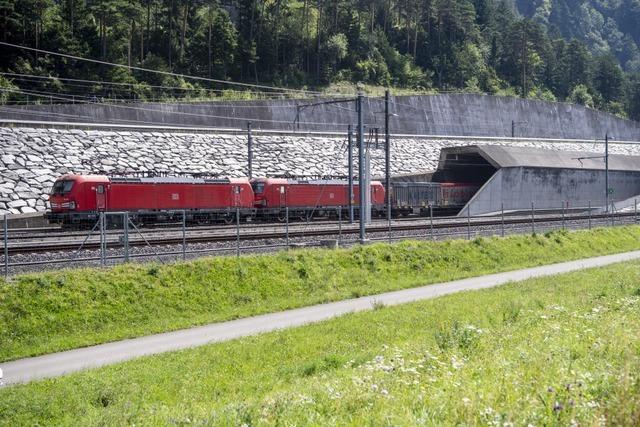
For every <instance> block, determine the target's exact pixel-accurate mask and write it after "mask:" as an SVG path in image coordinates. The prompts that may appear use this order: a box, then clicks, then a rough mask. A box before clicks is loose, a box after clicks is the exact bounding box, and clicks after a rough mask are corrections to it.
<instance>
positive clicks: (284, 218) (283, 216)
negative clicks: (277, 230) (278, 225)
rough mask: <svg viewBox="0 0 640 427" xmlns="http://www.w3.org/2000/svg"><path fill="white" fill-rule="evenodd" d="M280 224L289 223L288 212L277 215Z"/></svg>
mask: <svg viewBox="0 0 640 427" xmlns="http://www.w3.org/2000/svg"><path fill="white" fill-rule="evenodd" d="M277 219H278V222H286V221H287V213H286V211H280V212H278V215H277Z"/></svg>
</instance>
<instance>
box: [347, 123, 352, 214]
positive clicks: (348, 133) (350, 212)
mask: <svg viewBox="0 0 640 427" xmlns="http://www.w3.org/2000/svg"><path fill="white" fill-rule="evenodd" d="M347 145H348V150H349V153H348V154H347V157H348V159H349V160H348V162H349V224H353V130H352V129H351V125H349V128H348V130H347Z"/></svg>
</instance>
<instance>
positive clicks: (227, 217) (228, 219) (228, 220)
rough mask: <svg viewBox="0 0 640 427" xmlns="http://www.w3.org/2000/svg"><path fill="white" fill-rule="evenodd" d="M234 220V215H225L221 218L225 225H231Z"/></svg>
mask: <svg viewBox="0 0 640 427" xmlns="http://www.w3.org/2000/svg"><path fill="white" fill-rule="evenodd" d="M235 219H236V215H235V214H229V215H225V216H223V217H222V221H224V223H225V224H227V225H231V224H233V222H234V220H235Z"/></svg>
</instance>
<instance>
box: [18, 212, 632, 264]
mask: <svg viewBox="0 0 640 427" xmlns="http://www.w3.org/2000/svg"><path fill="white" fill-rule="evenodd" d="M634 215H635V214H634V213H617V214H614V215H610V214H607V215H605V214H597V215H594V214H591V215H589V214H571V215H564V216H560V215H557V214H552V215H540V216H538V217H535V218H534V220H533V222H534V226H535V224H536V223H539V224H543V223H556V224H557V223H560V222H563V221H564V222H567V223H568V222H570V221H573V222H575V221H585V222H586V221H589V220H590V221H592V222H594V223H597V222H602V221H603V220H604V221H609V220H611V221H613V222H615V221H620V220H623V219H629V218H632V217H634ZM531 222H532V218H531V216H517V217H509V216H505V217H504V218H501V217H472V218H450V217H449V218H438V219H434V220H433V222H431V221H430V220H429V219H428V218H427V219H426V220H425V219H424V218H419V219H414V220H412V221H408V220H405V221H393V222H392V224H391V226H389V224H388V223H386V222H382V221H381V222H375V223H373V224H372V225H369V226H367V228H366V231H367V233H371V234H374V233H399V232H410V231H429V230H430V229H433V230H441V229H464V228H468V229H474V228H475V229H477V228H479V227H501V226H502V225H504V226H505V227H507V226H514V225H523V224H531ZM239 231H240V232H239V233H238V229H236V228H235V227H233V226H226V227H214V228H211V227H209V228H206V227H202V228H193V229H192V228H188V229H186V230H185V232H184V234H183V232H182V229H175V228H174V229H163V230H159V229H153V230H145V231H144V232H142V231H141V232H137V231H136V230H130V233H129V236H128V241H129V246H131V247H135V246H161V245H181V244H194V243H215V242H230V241H236V240H240V241H251V240H253V241H256V240H270V239H285V238H287V237H288V238H290V239H293V238H298V237H305V238H310V237H325V236H336V235H338V234H341V235H354V234H358V233H359V229H358V226H357V224H345V223H343V224H341V225H340V224H338V223H337V222H325V223H309V224H306V223H305V224H300V223H294V224H291V225H290V226H289V229H288V230H287V229H286V227H285V226H284V225H276V226H274V225H273V224H270V225H265V224H253V226H248V225H245V226H243V227H241V228H240V229H239ZM122 237H123V232H122V230H108V232H107V233H106V234H105V239H106V244H107V247H108V248H110V249H113V248H121V247H123V245H124V242H123V240H122ZM100 245H101V243H100V237H99V235H98V234H95V233H94V234H93V235H91V236H87V232H84V233H83V234H72V235H69V234H68V233H67V234H64V233H54V235H48V236H46V237H36V236H33V235H25V236H13V238H11V239H10V240H9V243H8V253H9V255H14V254H29V253H47V252H62V251H77V250H79V249H80V248H82V249H86V250H89V249H99V248H100Z"/></svg>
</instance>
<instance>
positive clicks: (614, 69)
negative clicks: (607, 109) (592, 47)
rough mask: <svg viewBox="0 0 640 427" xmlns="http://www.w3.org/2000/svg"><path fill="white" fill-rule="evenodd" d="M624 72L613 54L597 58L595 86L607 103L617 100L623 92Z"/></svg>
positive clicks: (594, 77)
mask: <svg viewBox="0 0 640 427" xmlns="http://www.w3.org/2000/svg"><path fill="white" fill-rule="evenodd" d="M622 84H623V74H622V69H621V68H620V65H618V63H617V61H616V59H615V58H614V57H613V55H611V54H609V55H604V56H601V57H599V58H597V59H596V64H595V71H594V76H593V86H594V88H595V89H596V90H597V91H598V92H599V93H600V95H602V98H603V100H604V102H605V103H609V102H611V101H615V100H617V99H618V98H619V97H620V95H621V93H622Z"/></svg>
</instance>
